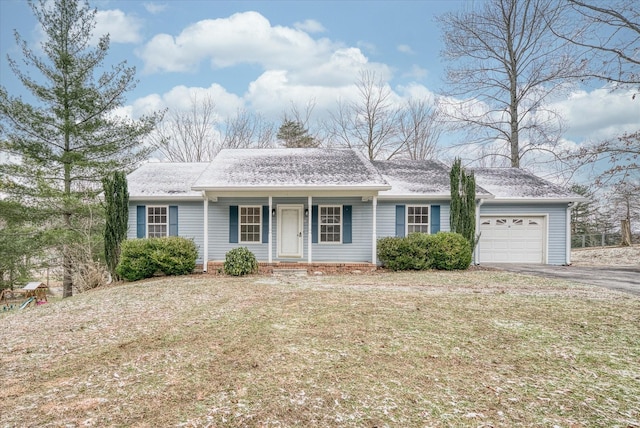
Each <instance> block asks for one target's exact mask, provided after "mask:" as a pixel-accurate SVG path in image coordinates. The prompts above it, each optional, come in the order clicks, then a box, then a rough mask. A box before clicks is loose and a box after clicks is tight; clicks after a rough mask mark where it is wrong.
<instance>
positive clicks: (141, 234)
mask: <svg viewBox="0 0 640 428" xmlns="http://www.w3.org/2000/svg"><path fill="white" fill-rule="evenodd" d="M136 210H137V211H136V237H138V238H145V237H146V236H147V207H146V205H138V206H137V207H136Z"/></svg>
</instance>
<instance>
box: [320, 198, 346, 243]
mask: <svg viewBox="0 0 640 428" xmlns="http://www.w3.org/2000/svg"><path fill="white" fill-rule="evenodd" d="M323 208H337V209H338V210H340V214H339V215H340V222H339V223H322V209H323ZM334 215H335V214H334ZM343 220H344V212H343V210H342V205H318V244H322V245H332V244H333V245H339V244H342V233H343V232H344V229H343V227H344V226H343V224H342V223H343ZM323 225H325V226H339V227H340V232H339V233H338V235H339V238H340V239H339V240H338V241H323V240H322V226H323ZM333 233H335V232H333Z"/></svg>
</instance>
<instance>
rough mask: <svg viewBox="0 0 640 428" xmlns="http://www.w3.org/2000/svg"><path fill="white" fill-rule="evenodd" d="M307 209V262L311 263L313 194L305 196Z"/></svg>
mask: <svg viewBox="0 0 640 428" xmlns="http://www.w3.org/2000/svg"><path fill="white" fill-rule="evenodd" d="M307 209H308V210H309V215H308V216H307V263H309V264H311V263H312V260H313V257H312V255H311V253H312V248H313V229H312V225H311V217H313V196H311V195H309V196H308V197H307Z"/></svg>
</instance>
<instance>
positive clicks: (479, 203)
mask: <svg viewBox="0 0 640 428" xmlns="http://www.w3.org/2000/svg"><path fill="white" fill-rule="evenodd" d="M483 203H484V199H478V203H477V204H476V236H480V206H481V205H482V204H483ZM479 249H480V241H478V243H477V244H476V247H475V248H474V249H473V264H474V265H479V264H480V262H479V261H478V258H479V255H478V251H479Z"/></svg>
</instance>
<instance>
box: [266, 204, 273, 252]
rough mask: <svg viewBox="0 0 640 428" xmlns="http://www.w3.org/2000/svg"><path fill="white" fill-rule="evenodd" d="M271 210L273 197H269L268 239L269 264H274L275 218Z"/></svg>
mask: <svg viewBox="0 0 640 428" xmlns="http://www.w3.org/2000/svg"><path fill="white" fill-rule="evenodd" d="M271 210H273V196H269V213H268V215H269V237H268V238H267V245H268V246H269V247H268V248H269V249H268V253H269V263H273V245H271V242H273V240H272V239H271V235H272V234H273V216H272V215H271Z"/></svg>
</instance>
